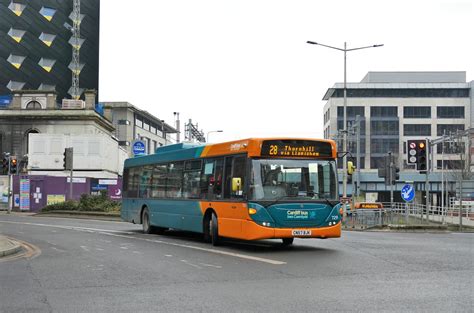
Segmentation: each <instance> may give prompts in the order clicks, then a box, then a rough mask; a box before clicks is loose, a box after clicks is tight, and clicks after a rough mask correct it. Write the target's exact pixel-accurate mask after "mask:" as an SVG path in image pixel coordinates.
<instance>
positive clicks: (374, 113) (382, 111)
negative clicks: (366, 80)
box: [370, 106, 398, 117]
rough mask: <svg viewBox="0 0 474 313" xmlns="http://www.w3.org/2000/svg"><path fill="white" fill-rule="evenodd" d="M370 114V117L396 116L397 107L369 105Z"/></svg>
mask: <svg viewBox="0 0 474 313" xmlns="http://www.w3.org/2000/svg"><path fill="white" fill-rule="evenodd" d="M370 116H371V117H397V116H398V111H397V107H385V106H383V107H382V106H380V107H376V106H373V107H370Z"/></svg>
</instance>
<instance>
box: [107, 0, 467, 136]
mask: <svg viewBox="0 0 474 313" xmlns="http://www.w3.org/2000/svg"><path fill="white" fill-rule="evenodd" d="M473 2H474V1H472V0H443V1H439V0H426V1H425V0H397V1H383V0H374V1H368V0H365V1H364V0H358V1H354V0H352V1H351V0H347V1H342V0H330V1H317V0H312V1H299V0H287V1H281V0H235V1H230V0H168V1H163V0H134V1H130V0H101V25H100V27H101V38H100V40H101V45H100V86H99V88H100V99H99V100H100V101H128V102H130V103H132V104H133V105H135V106H136V107H138V108H140V109H143V110H146V111H148V112H150V113H152V114H153V115H155V116H157V117H158V118H160V119H164V120H165V121H166V122H167V123H169V124H170V125H174V124H173V120H174V116H173V112H179V113H180V118H181V121H182V126H183V124H184V122H187V121H188V120H189V119H192V121H193V123H198V124H199V129H202V130H203V131H204V133H205V134H207V132H208V131H213V130H223V131H224V132H223V133H211V134H210V135H209V141H211V142H219V141H224V140H233V139H240V138H247V137H269V136H286V137H288V136H292V137H293V136H298V137H311V138H312V137H314V138H322V137H323V106H324V103H325V102H324V101H323V100H322V97H323V95H324V93H325V92H326V90H327V89H328V88H329V87H331V86H333V84H334V83H336V82H342V81H343V79H344V76H343V74H344V67H343V64H344V63H343V62H344V59H343V52H340V51H337V50H332V49H328V48H324V47H321V46H314V45H309V44H307V43H306V41H308V40H311V41H317V42H321V43H324V44H326V45H331V46H337V47H341V48H342V47H343V46H344V42H345V41H346V42H347V47H348V48H355V47H360V46H366V45H372V44H384V47H381V48H371V49H365V50H360V51H353V52H349V53H348V54H347V81H348V82H359V81H360V80H361V79H362V78H363V77H364V76H365V74H366V73H367V72H368V71H466V72H467V80H468V81H471V80H474V40H473V37H472V35H473V29H474V4H473ZM349 105H350V102H349Z"/></svg>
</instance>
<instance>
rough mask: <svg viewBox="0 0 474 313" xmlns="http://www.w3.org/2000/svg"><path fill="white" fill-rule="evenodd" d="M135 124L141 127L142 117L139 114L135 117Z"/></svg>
mask: <svg viewBox="0 0 474 313" xmlns="http://www.w3.org/2000/svg"><path fill="white" fill-rule="evenodd" d="M135 126H137V127H140V128H143V119H142V118H141V117H140V116H136V117H135Z"/></svg>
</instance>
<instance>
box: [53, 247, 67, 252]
mask: <svg viewBox="0 0 474 313" xmlns="http://www.w3.org/2000/svg"><path fill="white" fill-rule="evenodd" d="M51 249H53V250H56V251H58V252H66V250H63V249H58V248H56V247H51Z"/></svg>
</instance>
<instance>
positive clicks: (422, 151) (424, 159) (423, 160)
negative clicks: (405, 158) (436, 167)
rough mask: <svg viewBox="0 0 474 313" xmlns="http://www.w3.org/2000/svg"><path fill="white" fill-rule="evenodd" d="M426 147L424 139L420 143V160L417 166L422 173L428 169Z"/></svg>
mask: <svg viewBox="0 0 474 313" xmlns="http://www.w3.org/2000/svg"><path fill="white" fill-rule="evenodd" d="M426 149H427V145H426V141H425V140H423V142H420V143H419V144H418V162H417V163H416V168H417V169H418V171H419V172H420V173H422V174H423V173H426V172H427V171H428V153H427V151H426Z"/></svg>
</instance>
